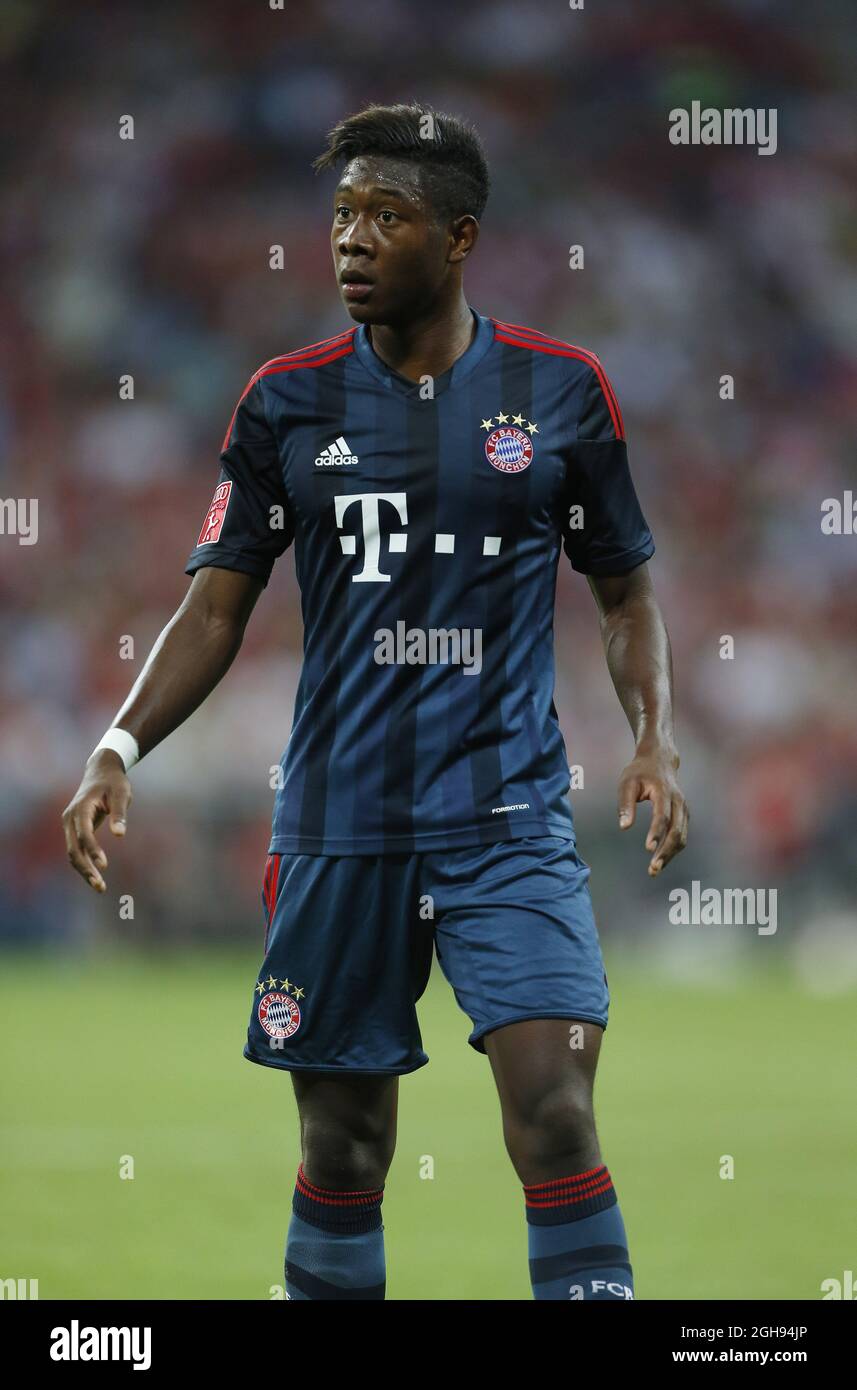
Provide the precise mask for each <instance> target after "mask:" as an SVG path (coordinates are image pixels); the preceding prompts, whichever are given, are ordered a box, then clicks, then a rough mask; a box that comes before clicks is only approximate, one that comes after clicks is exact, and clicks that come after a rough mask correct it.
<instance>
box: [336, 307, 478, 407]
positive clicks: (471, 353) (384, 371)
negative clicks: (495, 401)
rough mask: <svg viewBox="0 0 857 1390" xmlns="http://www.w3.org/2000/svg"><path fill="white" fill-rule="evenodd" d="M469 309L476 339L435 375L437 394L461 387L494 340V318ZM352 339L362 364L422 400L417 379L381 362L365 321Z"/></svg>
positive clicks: (394, 387)
mask: <svg viewBox="0 0 857 1390" xmlns="http://www.w3.org/2000/svg"><path fill="white" fill-rule="evenodd" d="M470 312H471V314H472V315H473V317H474V319H475V320H476V333H475V334H474V337H473V341H472V343H471V344H470V346H469V347H468V348H467V350H466V351H465V352H463V353H462V354H461V356H460V357H457V358H456V360H455V361H454V362H453V364H452V366H451V367H449V368H448V369H447V370H446V371H445V372H444V373H443V374H442V375H441V376H439V377H436V378H435V383H434V394H435V396H439V395H440V393H441V392H442V391H449V390H454V389H455V387H456V386H460V385H461V383H462V382H463V381H466V380H467V378H468V377H469V376H470V374H471V372H472V371H473V369H474V367H476V366H478V364H479V363H480V362H481V361H482V358H483V357H484V356H485V354H486V352H487V351H488V349H489V348H490V346H491V344H492V343H493V341H494V324H493V322H492V320H491V319H489V318H485V316H484V315H483V314H479V313H477V311H476V310H475V309H471V310H470ZM352 342H353V346H354V351H355V353H356V354H357V356H358V358H359V359H360V361H361V362H362V363H363V366H364V367H365V368H366V370H367V371H369V372H371V373H372V375H373V376H374V377H377V378H378V380H379V381H382V382H383V383H384V385H385V386H388V387H389V388H390V390H391V391H398V392H400V393H401V394H402V395H403V396H414V397H416V399H417V400H419V399H421V397H420V390H421V389H422V388H421V386H420V383H419V382H418V381H412V380H411V378H410V377H407V376H402V374H401V372H397V371H396V370H395V368H394V367H388V366H387V363H386V362H382V361H381V358H380V357H379V356H378V354H377V352H376V351H375V349H374V348H373V346H372V344H371V342H370V341H369V330H368V328H367V325H366V324H365V323H361V325H360V327H359V328H358V329H356V331H355V333H354V338H353V339H352Z"/></svg>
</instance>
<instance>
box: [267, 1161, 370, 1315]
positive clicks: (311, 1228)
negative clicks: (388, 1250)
mask: <svg viewBox="0 0 857 1390" xmlns="http://www.w3.org/2000/svg"><path fill="white" fill-rule="evenodd" d="M383 1196H384V1189H383V1187H379V1188H376V1189H373V1190H369V1191H363V1192H335V1191H333V1190H331V1189H329V1188H325V1187H317V1186H316V1185H315V1183H311V1182H310V1181H309V1179H308V1178H307V1177H306V1176H305V1174H304V1170H303V1165H300V1166H299V1167H298V1176H297V1183H296V1184H295V1192H294V1197H293V1198H292V1219H291V1221H290V1223H289V1234H288V1238H287V1241H286V1297H287V1298H301V1299H307V1298H310V1299H312V1298H375V1299H379V1298H380V1299H382V1298H383V1297H384V1290H385V1285H386V1277H387V1276H386V1267H385V1263H384V1228H383V1225H382V1223H381V1201H382V1199H383Z"/></svg>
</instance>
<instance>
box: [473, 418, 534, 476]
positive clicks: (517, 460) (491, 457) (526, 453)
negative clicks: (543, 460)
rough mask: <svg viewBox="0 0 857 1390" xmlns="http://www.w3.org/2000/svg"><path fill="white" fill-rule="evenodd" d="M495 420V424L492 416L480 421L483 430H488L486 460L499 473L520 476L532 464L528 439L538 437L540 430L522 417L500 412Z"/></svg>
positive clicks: (531, 451) (531, 442)
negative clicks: (532, 436)
mask: <svg viewBox="0 0 857 1390" xmlns="http://www.w3.org/2000/svg"><path fill="white" fill-rule="evenodd" d="M496 418H497V423H496V425H495V423H494V416H493V415H492V416H491V417H490V418H489V419H488V420H483V421H482V426H481V427H482V429H483V430H487V431H488V438H487V439H486V440H485V457H486V458H487V460H488V462H489V463H490V465H491V467H492V468H496V469H497V471H498V473H523V471H524V469H525V468H529V466H530V464H531V463H532V461H533V441H532V439H531V437H530V436H531V435H533V434H538V432H539V427H538V425H536V424H534V423H533V421H532V420H527V419H526V417H525V416H523V415H507V414H506V413H505V411H502V410H501V411H500V412H499V413H498V415H497V417H496Z"/></svg>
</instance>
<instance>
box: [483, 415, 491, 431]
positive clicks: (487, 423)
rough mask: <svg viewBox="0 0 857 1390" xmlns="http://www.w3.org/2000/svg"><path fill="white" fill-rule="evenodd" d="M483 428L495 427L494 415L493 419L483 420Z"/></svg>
mask: <svg viewBox="0 0 857 1390" xmlns="http://www.w3.org/2000/svg"><path fill="white" fill-rule="evenodd" d="M481 428H482V429H483V430H490V429H493V428H494V420H493V417H492V419H490V420H483V421H482V425H481Z"/></svg>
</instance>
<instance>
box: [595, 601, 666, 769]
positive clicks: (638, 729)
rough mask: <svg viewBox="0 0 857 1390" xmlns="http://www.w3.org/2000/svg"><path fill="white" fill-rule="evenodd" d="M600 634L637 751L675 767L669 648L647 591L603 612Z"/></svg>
mask: <svg viewBox="0 0 857 1390" xmlns="http://www.w3.org/2000/svg"><path fill="white" fill-rule="evenodd" d="M601 636H602V640H603V642H604V652H605V656H606V658H607V666H608V669H609V671H610V676H611V679H612V681H613V685H614V687H615V689H616V694H617V695H618V696H619V700H620V702H621V705H622V708H623V709H624V711H625V714H626V716H627V718H628V723H629V724H630V726H631V730H632V732H633V735H634V742H635V744H636V747H637V753H638V754H639V753H653V752H658V753H660V754H662V755H666V756H667V757H669V758H671V759H672V760H673V761H674V764H675V766H676V767H678V752H677V750H676V744H675V731H674V727H673V672H672V652H671V649H670V640H669V635H668V633H667V629H666V625H665V623H664V620H663V617H662V615H661V610H660V608H659V607H658V603H657V600H656V599H655V597H654V595H653V594H652V593H651V592H645V593H639V594H629V595H628V596H627V598H626V599H625V600H624V601H623V602H622V603H620V604H618V605H617V606H616V607H615V608H613V609H611V610H610V612H608V613H604V614H602V617H601Z"/></svg>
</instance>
